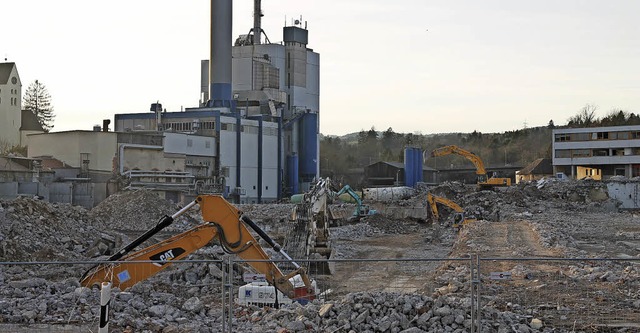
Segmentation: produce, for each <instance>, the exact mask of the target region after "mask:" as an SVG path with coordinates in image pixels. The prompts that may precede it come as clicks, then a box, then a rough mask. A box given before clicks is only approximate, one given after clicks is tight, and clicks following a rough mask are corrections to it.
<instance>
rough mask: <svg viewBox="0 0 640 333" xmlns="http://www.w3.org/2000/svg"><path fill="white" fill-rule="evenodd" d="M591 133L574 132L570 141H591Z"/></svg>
mask: <svg viewBox="0 0 640 333" xmlns="http://www.w3.org/2000/svg"><path fill="white" fill-rule="evenodd" d="M590 136H591V133H574V134H571V140H570V141H589V140H590Z"/></svg>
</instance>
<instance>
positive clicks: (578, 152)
mask: <svg viewBox="0 0 640 333" xmlns="http://www.w3.org/2000/svg"><path fill="white" fill-rule="evenodd" d="M571 156H572V157H589V156H591V151H590V150H589V149H574V150H572V151H571Z"/></svg>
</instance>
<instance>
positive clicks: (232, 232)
mask: <svg viewBox="0 0 640 333" xmlns="http://www.w3.org/2000/svg"><path fill="white" fill-rule="evenodd" d="M195 205H199V206H200V211H201V214H202V218H203V220H204V221H205V223H204V224H202V225H198V226H196V227H194V228H192V229H190V230H188V231H185V232H183V233H181V234H179V235H176V236H173V237H171V238H169V239H166V240H164V241H162V242H160V243H157V244H154V245H151V246H149V247H146V248H144V249H141V250H138V251H136V252H133V253H130V252H131V251H132V250H134V249H135V248H136V247H137V246H139V245H141V244H142V243H144V242H145V241H146V240H148V239H149V238H151V237H152V236H153V235H155V234H156V233H158V232H159V231H161V230H162V229H164V228H165V227H167V226H168V225H170V224H171V223H172V222H173V221H174V220H175V219H176V218H177V217H178V216H180V215H182V214H184V213H185V212H186V211H187V210H189V209H190V208H191V207H193V206H195ZM247 226H249V227H250V228H251V229H253V231H255V232H256V233H257V234H258V235H259V236H260V237H261V238H262V239H264V240H265V241H266V242H267V243H268V244H269V245H270V246H271V247H272V248H273V249H274V250H275V251H276V252H278V253H280V254H282V256H283V257H285V258H286V260H287V261H288V262H289V263H290V264H292V265H293V267H295V270H294V271H293V272H291V273H289V274H286V275H285V274H284V273H283V272H282V271H281V270H280V269H279V268H278V266H276V265H275V264H274V263H273V262H272V261H269V259H270V258H269V256H268V255H267V254H266V253H265V251H264V249H263V248H262V247H261V246H260V245H259V244H258V241H257V240H256V238H254V237H253V235H252V234H251V233H250V232H249V229H248V228H247ZM214 238H217V239H218V241H219V242H220V245H221V246H222V248H223V249H224V250H225V251H226V252H227V253H232V254H237V255H238V256H239V257H240V258H242V259H245V260H247V263H248V264H249V265H251V266H252V267H253V268H254V269H255V270H256V271H258V272H259V273H262V274H264V275H265V278H266V280H267V282H268V283H270V284H271V285H273V286H274V287H275V288H276V289H278V290H279V291H281V292H282V293H283V294H284V295H285V296H287V297H288V298H289V299H291V300H299V301H301V302H306V301H309V300H312V299H314V298H315V288H314V287H313V285H312V282H311V280H310V279H309V276H308V275H307V273H306V270H305V269H304V268H303V267H301V266H300V265H298V264H297V263H296V262H295V261H294V260H293V259H291V257H289V255H288V254H287V253H286V252H284V250H283V249H282V248H281V247H280V245H278V244H277V243H276V242H275V241H274V240H273V239H271V237H269V236H268V235H267V234H266V233H265V232H264V231H263V230H262V229H261V228H260V227H258V225H256V224H255V223H254V222H253V221H252V220H251V219H249V217H247V216H246V215H244V214H243V213H242V211H240V210H238V209H237V208H236V207H234V206H232V205H231V204H230V203H229V202H227V201H226V200H225V199H224V198H223V197H221V196H219V195H201V196H198V197H197V198H196V200H195V201H193V202H191V203H189V204H188V205H186V206H185V207H184V208H182V209H181V210H179V211H178V212H176V213H175V214H173V215H172V216H164V217H163V218H162V219H161V220H160V222H158V224H157V225H156V226H154V227H153V228H151V229H149V230H148V231H147V232H145V233H144V234H143V235H141V236H140V237H138V238H137V239H135V240H134V241H132V242H131V243H129V244H128V245H126V246H125V247H124V248H122V249H121V250H120V251H118V252H117V253H115V254H114V255H112V256H111V257H110V258H108V259H107V260H106V262H105V263H101V264H99V265H97V266H95V267H93V268H91V269H90V270H89V271H87V272H86V273H85V274H84V276H83V277H82V278H81V284H82V285H83V286H85V287H91V286H94V285H100V284H101V283H102V282H111V283H112V284H113V287H117V288H120V289H121V290H124V289H126V288H129V287H131V286H133V285H134V284H136V283H138V282H140V281H142V280H145V279H147V278H149V277H150V276H152V275H154V274H156V273H158V272H159V271H161V270H163V269H165V268H167V267H168V266H169V265H170V264H171V263H172V261H174V260H180V259H183V258H184V257H186V256H187V255H189V254H191V253H192V252H194V251H196V250H197V249H199V248H201V247H203V246H205V245H207V244H208V243H209V242H210V241H211V240H213V239H214ZM114 262H115V263H114ZM300 280H301V281H302V282H303V284H304V286H300V283H294V282H296V281H300Z"/></svg>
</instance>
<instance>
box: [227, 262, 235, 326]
mask: <svg viewBox="0 0 640 333" xmlns="http://www.w3.org/2000/svg"><path fill="white" fill-rule="evenodd" d="M227 259H228V263H229V264H228V266H229V273H228V274H227V284H226V287H227V290H228V293H229V311H228V312H229V313H228V316H229V333H232V332H233V330H232V325H233V322H232V319H233V258H232V257H231V256H228V257H227Z"/></svg>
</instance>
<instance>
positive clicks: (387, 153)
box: [320, 104, 640, 187]
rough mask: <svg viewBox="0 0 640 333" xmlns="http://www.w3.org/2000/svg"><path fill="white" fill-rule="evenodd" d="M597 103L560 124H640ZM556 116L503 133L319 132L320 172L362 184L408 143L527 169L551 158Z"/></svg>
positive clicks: (447, 160)
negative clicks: (371, 168)
mask: <svg viewBox="0 0 640 333" xmlns="http://www.w3.org/2000/svg"><path fill="white" fill-rule="evenodd" d="M596 111H597V107H595V106H593V105H590V104H588V105H585V106H584V107H583V108H581V109H580V110H579V111H578V113H577V114H576V115H574V116H572V117H570V118H569V119H568V120H567V123H566V124H565V125H562V126H560V127H596V126H622V125H640V115H636V114H634V113H631V112H627V111H623V110H612V111H611V112H609V113H608V114H607V115H605V116H604V117H602V118H598V117H597V116H596ZM556 127H558V126H556V125H555V124H554V121H553V120H550V121H549V123H548V124H547V125H546V126H539V127H530V128H523V129H519V130H514V131H506V132H503V133H481V132H479V131H473V132H471V133H442V134H420V133H396V132H395V131H394V130H393V128H391V127H389V128H387V129H386V130H384V131H378V130H376V129H375V128H374V127H371V128H370V129H369V130H361V131H360V132H358V133H352V134H348V135H344V136H321V138H320V176H321V177H331V178H333V179H337V180H338V181H341V182H343V183H345V184H350V185H351V186H355V187H361V186H364V185H366V184H364V183H363V181H364V179H363V177H362V171H363V168H364V167H366V166H368V165H370V164H373V163H376V162H380V161H385V162H401V163H403V162H404V148H405V147H419V148H421V149H422V150H423V151H424V152H426V154H427V155H428V154H429V153H430V152H431V151H432V150H434V149H436V148H439V147H442V146H447V145H456V146H459V147H461V148H464V149H466V150H468V151H471V152H473V153H474V154H476V155H478V156H479V157H480V158H481V159H482V161H483V162H484V164H485V166H486V167H497V166H515V167H520V168H524V167H525V166H527V165H528V164H530V163H531V162H533V161H535V160H536V159H538V158H551V153H552V144H551V139H552V138H551V133H552V130H553V129H554V128H556ZM425 165H426V166H429V167H432V168H435V169H445V168H453V169H455V168H473V165H471V164H470V162H469V161H468V160H467V159H465V158H463V157H461V156H456V155H449V156H442V157H438V158H427V159H426V160H425Z"/></svg>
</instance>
